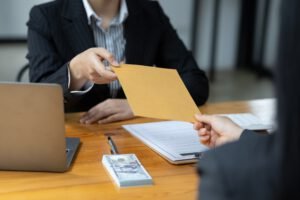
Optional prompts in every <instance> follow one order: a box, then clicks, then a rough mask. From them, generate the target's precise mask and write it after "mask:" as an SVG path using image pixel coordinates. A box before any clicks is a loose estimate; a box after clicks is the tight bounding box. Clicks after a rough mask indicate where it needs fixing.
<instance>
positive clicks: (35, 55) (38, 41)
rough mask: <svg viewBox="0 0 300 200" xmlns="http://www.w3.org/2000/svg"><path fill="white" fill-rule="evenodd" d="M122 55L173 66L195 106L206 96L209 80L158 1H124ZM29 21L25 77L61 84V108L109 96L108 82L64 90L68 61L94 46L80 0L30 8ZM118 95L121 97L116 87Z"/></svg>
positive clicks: (60, 0)
mask: <svg viewBox="0 0 300 200" xmlns="http://www.w3.org/2000/svg"><path fill="white" fill-rule="evenodd" d="M126 2H127V6H128V11H129V16H128V18H127V19H126V21H125V22H124V37H125V39H126V47H125V56H126V62H127V63H130V64H142V65H149V66H153V65H156V66H158V67H166V68H175V69H177V70H178V72H179V74H180V76H181V78H182V80H183V82H184V83H185V85H186V87H187V89H188V91H189V92H190V94H191V96H192V97H193V99H194V101H195V102H196V104H197V105H201V104H203V103H204V102H205V101H206V100H207V97H208V81H207V78H206V76H205V73H204V72H203V71H201V70H200V69H199V68H198V66H197V64H196V62H195V60H194V58H193V57H192V55H191V54H190V52H188V51H187V49H186V48H185V46H184V44H183V43H182V41H181V40H180V39H179V38H178V35H177V34H176V32H175V30H174V29H173V28H172V26H171V24H170V22H169V19H168V18H167V17H166V15H165V14H164V13H163V11H162V9H161V7H160V6H159V4H158V3H157V2H154V1H146V0H127V1H126ZM27 25H28V50H29V52H28V55H27V58H28V59H29V63H30V81H32V82H46V83H58V84H60V85H61V86H62V87H63V91H64V97H65V110H66V111H84V110H87V109H89V108H91V107H92V106H94V105H96V104H98V103H99V102H101V101H103V100H105V99H107V98H110V96H109V90H108V85H95V86H94V87H93V89H92V90H91V91H90V92H88V93H86V94H84V95H74V94H71V93H70V92H69V90H68V71H67V64H68V62H69V61H70V60H71V59H72V58H73V57H75V56H76V55H77V54H79V53H81V52H83V51H85V50H87V49H89V48H91V47H95V43H94V38H93V33H92V30H91V28H90V27H89V25H88V21H87V15H86V12H85V10H84V7H83V4H82V0H56V1H53V2H50V3H45V4H41V5H38V6H35V7H33V8H32V10H31V12H30V19H29V22H28V23H27ZM118 98H125V95H124V92H123V91H119V92H118Z"/></svg>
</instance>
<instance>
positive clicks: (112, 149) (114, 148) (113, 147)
mask: <svg viewBox="0 0 300 200" xmlns="http://www.w3.org/2000/svg"><path fill="white" fill-rule="evenodd" d="M107 140H108V144H109V146H110V153H111V154H119V152H118V149H117V146H116V144H115V143H114V141H113V140H112V139H111V137H110V136H108V137H107Z"/></svg>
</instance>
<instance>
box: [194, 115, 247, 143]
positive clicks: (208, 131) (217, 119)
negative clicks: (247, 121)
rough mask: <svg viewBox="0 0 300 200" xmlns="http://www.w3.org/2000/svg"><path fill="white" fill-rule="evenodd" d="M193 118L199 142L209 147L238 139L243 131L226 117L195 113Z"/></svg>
mask: <svg viewBox="0 0 300 200" xmlns="http://www.w3.org/2000/svg"><path fill="white" fill-rule="evenodd" d="M195 118H196V120H197V122H195V123H194V129H195V130H197V131H198V135H199V137H200V141H201V143H202V144H204V145H206V146H208V147H210V148H212V147H216V146H219V145H222V144H224V143H227V142H231V141H235V140H238V139H239V138H240V136H241V134H242V132H243V129H242V128H241V127H239V126H238V125H237V124H235V123H234V122H233V121H231V120H230V119H229V118H227V117H221V116H214V115H201V114H197V115H195Z"/></svg>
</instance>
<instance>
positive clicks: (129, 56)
mask: <svg viewBox="0 0 300 200" xmlns="http://www.w3.org/2000/svg"><path fill="white" fill-rule="evenodd" d="M126 3H127V7H128V13H129V15H128V18H127V19H126V21H125V24H124V37H125V39H126V47H125V51H126V52H125V56H126V62H127V63H130V64H141V63H143V60H144V38H145V37H143V36H144V34H145V27H146V26H145V25H144V24H143V21H142V20H143V19H142V13H141V7H140V4H139V1H137V0H127V1H126Z"/></svg>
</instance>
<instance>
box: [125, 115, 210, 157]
mask: <svg viewBox="0 0 300 200" xmlns="http://www.w3.org/2000/svg"><path fill="white" fill-rule="evenodd" d="M123 127H124V128H125V129H126V130H127V131H129V132H130V133H131V134H132V135H133V136H135V137H137V138H138V139H140V140H141V141H142V142H143V143H145V144H146V145H148V146H149V147H150V148H152V149H153V150H154V151H156V152H158V153H159V154H161V155H162V156H163V157H165V158H167V160H169V161H171V162H176V161H182V160H190V159H195V160H196V159H197V158H198V157H199V154H200V155H201V153H202V152H204V151H206V150H207V147H206V146H204V145H202V144H201V143H200V140H199V137H198V134H197V131H195V130H194V129H193V124H192V123H189V122H180V121H163V122H153V123H144V124H132V125H124V126H123Z"/></svg>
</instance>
